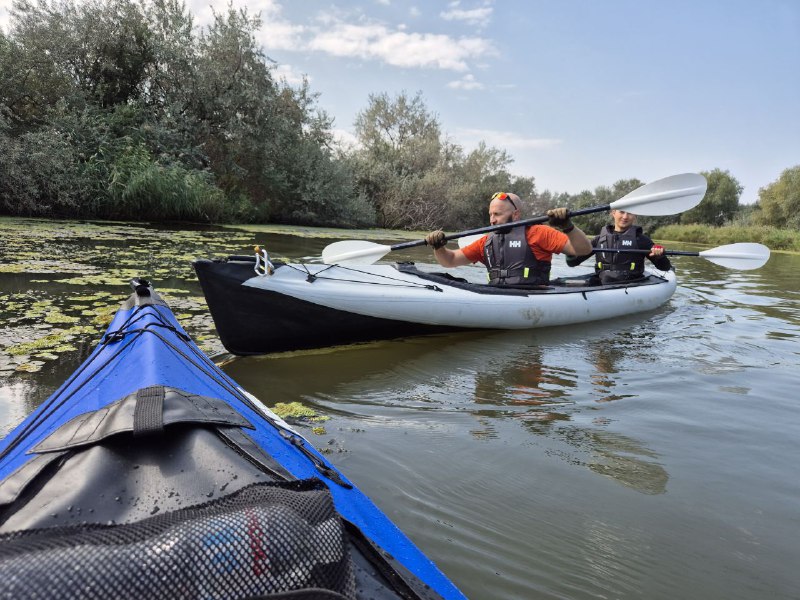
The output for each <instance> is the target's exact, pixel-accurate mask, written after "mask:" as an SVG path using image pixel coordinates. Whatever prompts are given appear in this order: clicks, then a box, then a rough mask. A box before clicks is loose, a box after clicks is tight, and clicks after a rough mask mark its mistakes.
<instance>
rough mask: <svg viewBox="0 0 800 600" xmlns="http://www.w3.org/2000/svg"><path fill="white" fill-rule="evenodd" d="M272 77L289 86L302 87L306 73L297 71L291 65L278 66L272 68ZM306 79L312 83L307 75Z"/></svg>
mask: <svg viewBox="0 0 800 600" xmlns="http://www.w3.org/2000/svg"><path fill="white" fill-rule="evenodd" d="M272 75H273V77H275V78H276V79H283V80H284V81H285V82H286V83H288V84H289V85H300V84H301V83H303V76H304V73H301V72H299V71H295V69H294V67H292V66H291V65H276V66H275V67H273V68H272ZM305 78H306V79H308V81H311V77H309V76H308V75H305Z"/></svg>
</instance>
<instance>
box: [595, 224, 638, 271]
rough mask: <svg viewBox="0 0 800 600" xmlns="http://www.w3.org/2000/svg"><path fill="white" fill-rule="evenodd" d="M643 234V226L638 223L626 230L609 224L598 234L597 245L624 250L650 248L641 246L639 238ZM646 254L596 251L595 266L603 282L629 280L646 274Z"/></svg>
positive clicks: (598, 246)
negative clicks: (615, 228)
mask: <svg viewBox="0 0 800 600" xmlns="http://www.w3.org/2000/svg"><path fill="white" fill-rule="evenodd" d="M641 235H642V228H641V227H639V226H638V225H634V226H633V227H628V229H627V230H626V231H623V232H621V233H620V232H617V231H614V226H613V225H607V226H606V227H605V229H603V233H601V234H600V235H598V236H597V238H596V242H595V247H596V248H598V249H601V248H619V249H621V250H624V249H626V248H630V249H631V250H637V249H649V248H644V247H641V248H640V244H639V238H640V236H641ZM645 256H646V255H645V254H637V253H634V252H632V253H630V254H628V253H625V252H597V253H595V255H594V257H595V264H594V268H595V271H596V272H597V274H598V275H599V276H600V280H601V281H602V282H603V283H613V282H616V281H629V280H631V279H639V278H641V277H643V276H644V259H645Z"/></svg>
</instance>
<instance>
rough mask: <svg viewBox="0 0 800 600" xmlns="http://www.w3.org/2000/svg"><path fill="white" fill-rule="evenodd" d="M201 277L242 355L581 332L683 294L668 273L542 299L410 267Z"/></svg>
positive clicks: (207, 273)
mask: <svg viewBox="0 0 800 600" xmlns="http://www.w3.org/2000/svg"><path fill="white" fill-rule="evenodd" d="M265 265H266V268H265ZM194 268H195V271H196V272H197V277H198V279H199V280H200V285H201V286H202V288H203V293H204V294H205V297H206V301H207V302H208V307H209V309H210V311H211V315H212V317H213V319H214V324H215V325H216V328H217V332H218V334H219V337H220V340H221V341H222V343H223V344H224V346H225V348H227V349H228V351H229V352H232V353H234V354H243V355H244V354H260V353H268V352H282V351H287V350H297V349H306V348H320V347H325V346H332V345H339V344H347V343H352V342H360V341H371V340H379V339H392V338H397V337H403V336H408V335H416V334H427V333H440V332H448V331H458V330H465V329H529V328H536V327H550V326H556V325H570V324H575V323H584V322H587V321H596V320H601V319H608V318H613V317H618V316H621V315H626V314H631V313H637V312H643V311H649V310H653V309H655V308H657V307H658V306H661V305H662V304H664V303H665V302H666V301H667V300H669V298H670V297H671V296H672V295H673V293H674V292H675V287H676V285H677V282H676V278H675V273H674V272H672V271H669V272H666V273H661V274H648V275H647V277H645V278H643V279H641V280H638V281H636V282H628V283H625V284H619V285H599V284H594V282H593V280H592V279H593V278H591V277H590V276H585V277H576V278H570V279H558V280H555V281H554V282H553V285H550V286H547V287H546V288H544V289H537V290H530V289H510V288H498V287H493V286H489V285H485V284H480V283H471V282H469V281H466V280H464V279H462V278H457V277H453V276H451V275H450V274H448V273H430V272H425V271H423V270H421V269H420V268H418V267H417V266H415V265H414V264H413V263H399V264H375V265H359V266H347V265H336V264H335V265H324V264H293V263H275V264H272V263H269V262H268V261H267V262H266V263H265V262H264V261H263V260H260V259H259V260H256V258H255V257H248V256H231V257H228V258H227V259H220V260H198V261H195V262H194Z"/></svg>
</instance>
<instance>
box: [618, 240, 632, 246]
mask: <svg viewBox="0 0 800 600" xmlns="http://www.w3.org/2000/svg"><path fill="white" fill-rule="evenodd" d="M620 241H621V242H622V245H623V246H633V240H620Z"/></svg>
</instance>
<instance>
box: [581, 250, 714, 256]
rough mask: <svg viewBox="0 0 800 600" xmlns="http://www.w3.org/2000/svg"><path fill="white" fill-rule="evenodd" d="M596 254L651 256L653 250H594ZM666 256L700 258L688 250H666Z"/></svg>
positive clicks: (697, 253) (696, 253)
mask: <svg viewBox="0 0 800 600" xmlns="http://www.w3.org/2000/svg"><path fill="white" fill-rule="evenodd" d="M592 252H594V253H595V254H597V253H599V252H624V253H625V254H628V253H630V254H650V252H652V251H651V250H644V249H641V248H630V249H627V248H592ZM664 254H668V255H669V256H700V253H699V252H689V251H688V250H664Z"/></svg>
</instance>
